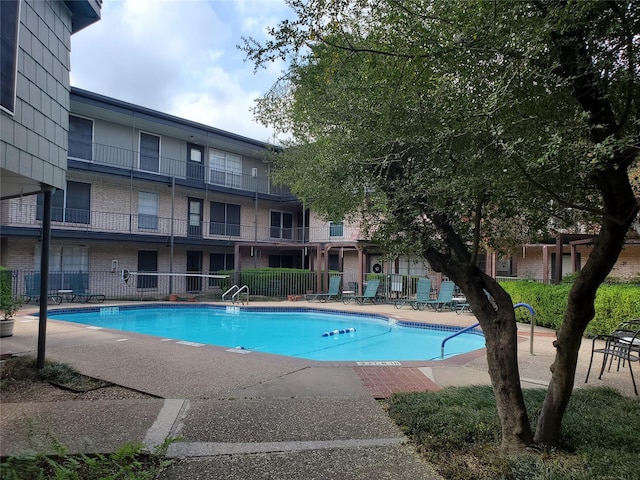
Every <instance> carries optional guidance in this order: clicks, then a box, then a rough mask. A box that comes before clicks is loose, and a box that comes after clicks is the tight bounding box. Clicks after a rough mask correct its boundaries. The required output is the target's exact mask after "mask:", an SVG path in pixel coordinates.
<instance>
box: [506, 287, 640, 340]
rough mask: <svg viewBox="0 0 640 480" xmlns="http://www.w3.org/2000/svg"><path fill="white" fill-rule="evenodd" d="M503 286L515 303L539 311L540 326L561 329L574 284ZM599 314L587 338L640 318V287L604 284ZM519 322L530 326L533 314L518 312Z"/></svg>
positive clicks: (599, 295)
mask: <svg viewBox="0 0 640 480" xmlns="http://www.w3.org/2000/svg"><path fill="white" fill-rule="evenodd" d="M500 285H501V286H502V287H503V288H504V289H505V290H506V291H507V292H508V293H509V295H511V299H512V300H513V303H514V304H516V303H520V302H522V303H527V304H529V305H531V306H532V307H533V309H534V311H535V322H536V325H540V326H542V327H548V328H553V329H554V330H557V329H558V328H560V325H561V324H562V321H563V318H564V312H565V309H566V307H567V298H568V296H569V290H571V284H568V283H562V284H560V285H545V284H543V283H538V282H532V281H531V282H529V281H518V282H503V283H500ZM594 306H595V310H596V314H595V317H594V318H593V320H592V321H591V322H590V323H589V325H588V326H587V329H586V331H585V335H587V336H589V337H594V336H596V335H600V334H608V333H611V332H613V330H615V328H616V326H617V325H619V324H620V323H621V322H623V321H625V320H630V319H632V318H640V284H635V283H626V284H624V283H620V284H603V285H601V286H600V288H599V289H598V291H597V293H596V299H595V304H594ZM516 316H517V318H518V321H521V322H525V323H528V322H529V321H530V315H529V312H528V311H526V310H524V309H518V310H517V311H516Z"/></svg>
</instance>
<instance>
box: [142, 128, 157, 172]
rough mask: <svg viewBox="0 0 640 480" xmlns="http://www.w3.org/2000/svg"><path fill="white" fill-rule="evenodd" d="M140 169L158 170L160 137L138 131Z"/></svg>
mask: <svg viewBox="0 0 640 480" xmlns="http://www.w3.org/2000/svg"><path fill="white" fill-rule="evenodd" d="M140 170H146V171H147V172H159V171H160V137H159V136H157V135H151V134H150V133H144V132H140Z"/></svg>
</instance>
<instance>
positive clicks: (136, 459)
mask: <svg viewBox="0 0 640 480" xmlns="http://www.w3.org/2000/svg"><path fill="white" fill-rule="evenodd" d="M173 441H174V440H167V441H165V443H164V444H162V445H160V446H159V447H158V448H157V449H156V450H154V451H153V452H151V453H147V452H145V451H144V445H143V444H141V443H134V442H130V443H125V444H124V445H122V446H121V447H120V448H119V449H118V450H117V451H116V452H114V453H111V454H108V455H103V454H95V455H68V454H66V453H65V450H64V447H63V446H61V445H59V444H58V445H57V450H58V453H57V454H56V455H43V454H30V453H29V454H24V455H18V456H13V457H9V458H7V459H6V460H5V461H4V462H3V463H0V479H2V480H43V479H56V480H99V479H100V480H120V479H122V480H125V479H126V480H153V479H154V478H156V477H157V476H158V474H159V473H160V472H161V471H162V470H164V469H165V468H166V467H167V466H168V465H170V464H171V461H168V460H165V459H164V453H165V452H166V449H167V448H168V446H169V445H170V444H171V443H172V442H173Z"/></svg>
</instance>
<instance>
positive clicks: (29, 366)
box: [0, 355, 110, 392]
mask: <svg viewBox="0 0 640 480" xmlns="http://www.w3.org/2000/svg"><path fill="white" fill-rule="evenodd" d="M36 366H37V360H36V358H35V357H33V356H31V355H20V356H15V357H12V358H10V359H8V360H5V361H4V362H2V368H0V390H2V389H5V388H9V387H10V386H11V385H12V384H14V383H20V382H49V383H53V384H54V385H57V386H60V387H63V388H66V389H69V390H73V391H76V392H85V391H88V390H92V389H95V388H100V387H104V386H106V385H110V384H109V383H107V382H104V381H102V380H98V379H95V378H91V377H87V376H86V375H82V374H81V373H79V372H78V371H76V370H75V369H73V368H72V367H70V366H69V365H66V364H64V363H58V362H50V361H46V362H45V365H44V368H42V369H40V370H38V369H37V368H36Z"/></svg>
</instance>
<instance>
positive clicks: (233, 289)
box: [222, 285, 240, 302]
mask: <svg viewBox="0 0 640 480" xmlns="http://www.w3.org/2000/svg"><path fill="white" fill-rule="evenodd" d="M236 290H240V287H239V286H238V285H233V286H232V287H230V288H229V290H227V291H226V292H224V293H223V294H222V301H223V302H224V297H226V296H227V294H228V293H231V292H233V291H236ZM231 299H232V300H233V297H232V298H231Z"/></svg>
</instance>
